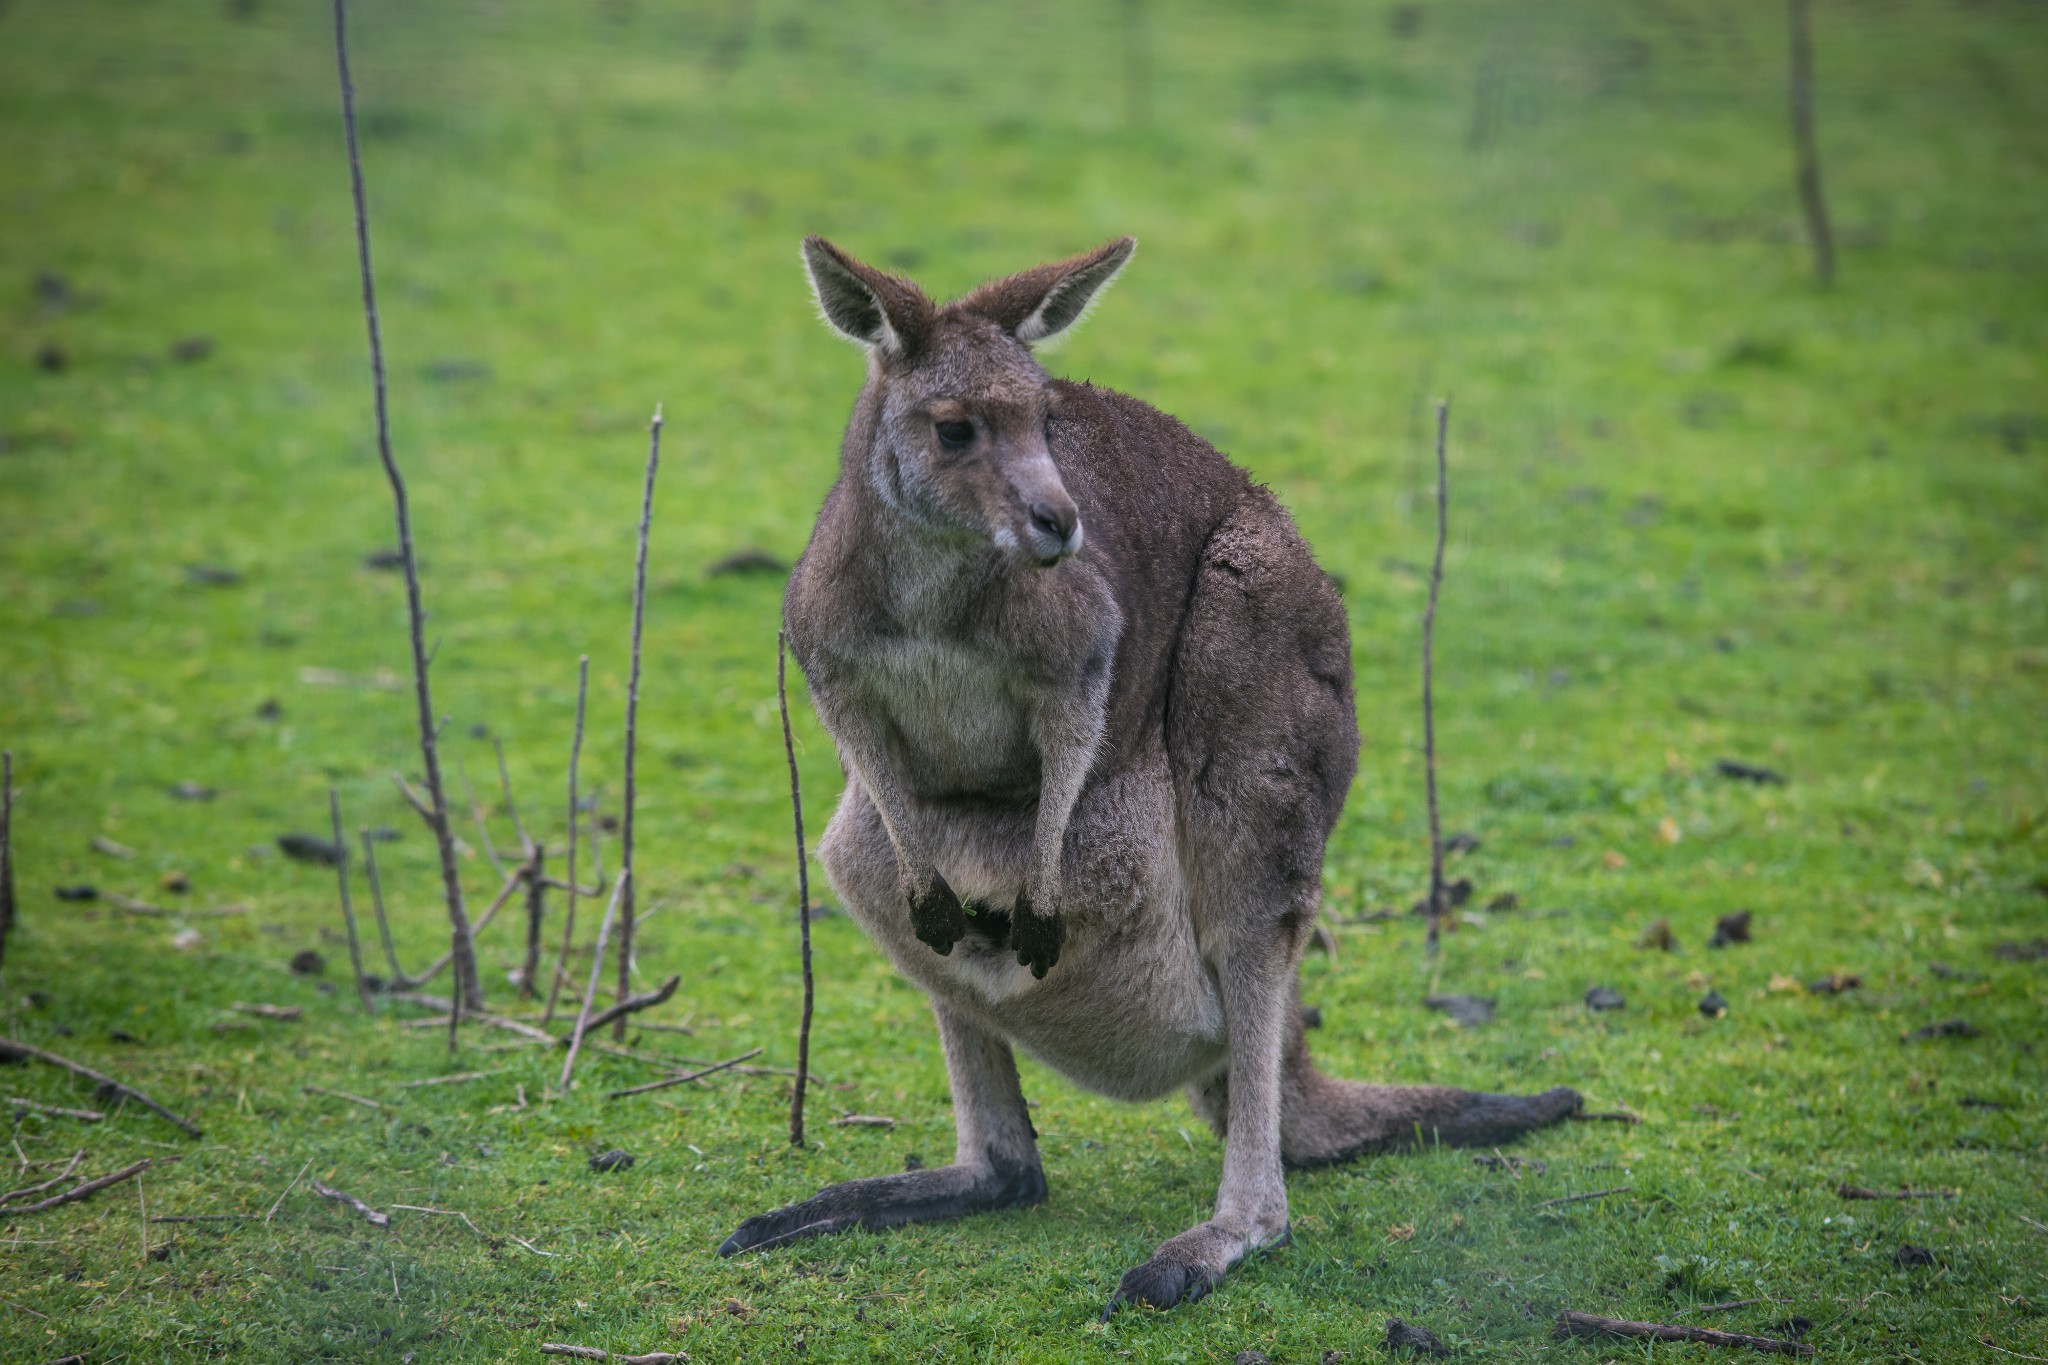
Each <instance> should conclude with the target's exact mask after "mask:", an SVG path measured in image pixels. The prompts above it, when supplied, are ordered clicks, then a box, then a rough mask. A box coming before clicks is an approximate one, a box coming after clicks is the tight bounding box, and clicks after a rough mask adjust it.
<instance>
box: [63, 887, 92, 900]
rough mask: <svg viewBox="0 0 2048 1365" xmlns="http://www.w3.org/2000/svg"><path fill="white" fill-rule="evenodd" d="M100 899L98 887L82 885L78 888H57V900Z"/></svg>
mask: <svg viewBox="0 0 2048 1365" xmlns="http://www.w3.org/2000/svg"><path fill="white" fill-rule="evenodd" d="M99 898H100V889H99V888H98V887H97V886H85V885H83V884H81V885H78V886H60V887H58V888H57V899H58V900H60V901H96V900H98V899H99Z"/></svg>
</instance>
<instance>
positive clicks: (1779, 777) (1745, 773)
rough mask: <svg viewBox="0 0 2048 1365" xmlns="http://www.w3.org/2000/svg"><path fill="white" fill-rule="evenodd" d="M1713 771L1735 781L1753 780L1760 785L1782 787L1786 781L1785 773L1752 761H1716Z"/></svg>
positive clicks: (1728, 759) (1726, 759) (1729, 759)
mask: <svg viewBox="0 0 2048 1365" xmlns="http://www.w3.org/2000/svg"><path fill="white" fill-rule="evenodd" d="M1714 771H1715V772H1717V773H1719V774H1721V776H1723V777H1728V778H1733V779H1734V780H1735V781H1737V782H1754V783H1756V784H1757V785H1758V786H1760V787H1782V786H1784V785H1785V781H1786V778H1785V774H1783V773H1781V772H1776V771H1774V770H1772V769H1770V768H1759V767H1758V766H1756V765H1755V764H1754V763H1742V762H1738V761H1737V760H1735V759H1732V758H1724V759H1721V760H1719V761H1717V762H1716V763H1715V764H1714Z"/></svg>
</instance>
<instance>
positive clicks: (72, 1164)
mask: <svg viewBox="0 0 2048 1365" xmlns="http://www.w3.org/2000/svg"><path fill="white" fill-rule="evenodd" d="M83 1160H85V1148H83V1147H80V1148H79V1149H78V1150H77V1151H76V1152H73V1153H72V1154H71V1160H69V1161H67V1162H66V1163H64V1169H63V1170H61V1171H59V1172H57V1174H55V1175H53V1176H51V1177H50V1178H49V1179H48V1180H45V1181H44V1182H43V1183H42V1184H40V1185H26V1186H23V1187H22V1188H21V1189H18V1190H9V1191H8V1192H7V1193H5V1194H0V1204H11V1203H13V1202H14V1201H15V1200H17V1199H26V1198H28V1197H29V1196H30V1195H32V1194H41V1193H42V1192H43V1191H44V1190H51V1189H55V1188H56V1187H57V1186H59V1185H61V1184H63V1183H64V1182H65V1181H67V1180H69V1179H70V1178H71V1173H72V1172H73V1171H75V1170H77V1169H78V1163H79V1162H81V1161H83Z"/></svg>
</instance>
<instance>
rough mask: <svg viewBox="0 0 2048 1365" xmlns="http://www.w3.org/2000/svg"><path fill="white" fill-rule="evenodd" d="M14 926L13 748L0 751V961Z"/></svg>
mask: <svg viewBox="0 0 2048 1365" xmlns="http://www.w3.org/2000/svg"><path fill="white" fill-rule="evenodd" d="M13 929H14V750H12V749H8V750H5V751H0V964H4V963H5V962H6V961H7V935H8V934H9V933H10V932H12V931H13Z"/></svg>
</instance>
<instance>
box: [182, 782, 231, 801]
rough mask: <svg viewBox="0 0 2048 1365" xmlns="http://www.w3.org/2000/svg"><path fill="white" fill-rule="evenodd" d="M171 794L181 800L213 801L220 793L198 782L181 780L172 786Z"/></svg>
mask: <svg viewBox="0 0 2048 1365" xmlns="http://www.w3.org/2000/svg"><path fill="white" fill-rule="evenodd" d="M171 795H172V796H174V797H176V798H177V799H178V800H180V801H211V800H213V798H214V797H216V796H218V795H220V793H219V792H216V791H215V790H214V789H213V788H211V787H202V786H200V785H199V784H198V783H197V782H180V783H179V784H178V785H177V786H175V787H173V788H171Z"/></svg>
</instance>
